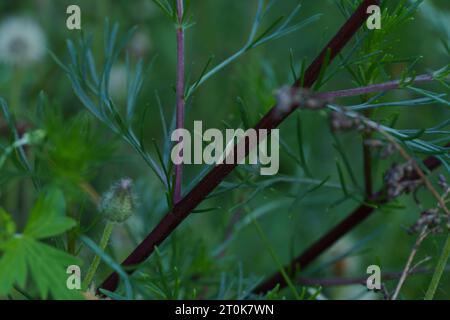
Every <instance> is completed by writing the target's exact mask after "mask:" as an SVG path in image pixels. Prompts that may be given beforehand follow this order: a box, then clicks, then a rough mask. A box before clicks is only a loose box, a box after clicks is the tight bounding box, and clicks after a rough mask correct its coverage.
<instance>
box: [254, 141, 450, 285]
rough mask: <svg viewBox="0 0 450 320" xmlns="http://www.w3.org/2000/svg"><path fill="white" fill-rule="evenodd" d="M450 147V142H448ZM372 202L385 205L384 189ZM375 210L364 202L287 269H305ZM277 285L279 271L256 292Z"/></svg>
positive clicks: (434, 163) (431, 162)
mask: <svg viewBox="0 0 450 320" xmlns="http://www.w3.org/2000/svg"><path fill="white" fill-rule="evenodd" d="M447 147H450V143H449V144H447ZM423 164H424V166H426V167H427V168H428V169H429V170H430V171H432V170H435V169H436V168H438V167H439V166H440V164H441V162H440V161H439V159H437V158H436V157H428V158H427V159H425V160H424V161H423ZM411 178H412V179H419V176H418V175H417V176H415V177H411ZM368 201H370V202H371V203H372V204H375V205H383V204H385V203H387V199H386V197H385V196H384V192H383V191H379V192H377V193H376V194H374V195H373V197H372V199H368ZM373 212H375V207H374V206H368V205H366V204H363V205H361V206H359V207H358V208H357V209H355V210H354V211H353V213H352V214H350V215H349V216H348V217H347V218H345V219H344V220H343V221H342V222H341V223H339V224H338V225H337V226H335V227H334V228H333V229H331V230H330V231H328V232H327V233H326V234H325V235H323V236H322V237H321V238H320V239H319V240H317V241H316V242H315V243H314V244H312V245H311V246H310V247H309V248H308V249H306V250H305V251H304V252H303V253H302V254H301V255H299V256H298V257H297V258H295V259H294V260H292V261H291V263H290V264H289V265H287V266H285V270H290V275H291V276H293V275H294V272H295V270H299V268H301V270H304V269H305V268H306V267H307V266H308V265H309V264H310V263H311V262H313V261H314V260H315V259H316V258H317V257H318V256H320V255H321V254H322V253H323V252H324V251H326V250H327V249H328V248H330V247H331V246H332V245H333V244H334V243H335V242H336V241H337V240H339V239H340V238H341V237H343V236H344V235H345V234H347V233H348V232H349V231H350V230H352V229H354V228H355V227H357V226H358V225H359V224H360V223H361V222H363V221H364V220H365V219H366V218H367V217H369V216H370V215H371V214H372V213H373ZM276 285H280V288H283V287H284V286H286V282H285V281H284V278H283V276H282V275H281V273H279V272H277V273H275V274H273V275H272V276H271V277H270V278H268V279H267V280H266V281H264V282H263V283H261V284H260V285H259V286H258V287H256V288H255V289H254V290H253V292H254V293H265V292H267V291H269V290H271V289H273V288H274V287H275V286H276Z"/></svg>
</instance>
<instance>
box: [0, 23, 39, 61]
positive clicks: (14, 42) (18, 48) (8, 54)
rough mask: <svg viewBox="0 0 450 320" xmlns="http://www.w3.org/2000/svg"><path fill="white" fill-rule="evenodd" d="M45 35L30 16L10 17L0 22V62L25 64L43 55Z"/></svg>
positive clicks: (37, 59)
mask: <svg viewBox="0 0 450 320" xmlns="http://www.w3.org/2000/svg"><path fill="white" fill-rule="evenodd" d="M45 51H46V36H45V34H44V32H43V30H42V28H41V27H40V25H39V24H38V23H37V22H35V21H34V20H33V19H31V18H27V17H11V18H7V19H6V20H4V21H3V22H2V23H1V24H0V62H3V63H6V64H9V65H15V66H27V65H30V64H32V63H35V62H38V61H39V60H41V59H42V57H43V56H44V55H45Z"/></svg>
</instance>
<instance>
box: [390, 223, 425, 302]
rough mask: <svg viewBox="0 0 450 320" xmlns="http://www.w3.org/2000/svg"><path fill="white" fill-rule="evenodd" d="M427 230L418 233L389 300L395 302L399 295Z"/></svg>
mask: <svg viewBox="0 0 450 320" xmlns="http://www.w3.org/2000/svg"><path fill="white" fill-rule="evenodd" d="M428 233H429V232H428V230H427V227H425V228H424V229H423V230H422V232H421V233H420V235H419V237H418V238H417V240H416V243H414V247H413V249H412V250H411V253H410V255H409V257H408V261H407V262H406V265H405V268H404V269H403V272H402V275H401V276H400V280H399V281H398V284H397V287H396V288H395V292H394V294H393V295H392V298H391V300H396V299H397V297H398V295H399V294H400V290H401V288H402V286H403V284H404V283H405V281H406V278H407V277H408V275H409V273H410V270H411V266H412V263H413V260H414V257H415V256H416V254H417V251H418V250H419V247H420V245H421V244H422V242H423V240H425V238H426V237H427V235H428Z"/></svg>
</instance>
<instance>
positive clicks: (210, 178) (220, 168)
mask: <svg viewBox="0 0 450 320" xmlns="http://www.w3.org/2000/svg"><path fill="white" fill-rule="evenodd" d="M373 4H378V0H364V1H363V2H362V4H361V5H360V6H359V7H358V8H357V10H356V11H355V12H354V14H353V15H352V16H351V17H350V18H349V20H348V21H347V22H346V23H345V24H344V26H343V27H342V28H341V29H340V30H339V31H338V32H337V34H336V35H335V36H334V38H333V39H332V40H331V41H330V42H329V43H328V44H327V45H326V46H325V48H324V49H323V50H322V52H321V53H320V54H319V56H318V57H317V58H316V59H315V60H314V61H313V63H312V64H311V65H310V66H309V68H308V69H307V70H306V73H305V77H304V87H311V86H312V85H313V84H314V82H315V81H316V80H317V78H318V76H319V73H320V70H321V67H322V65H323V62H324V59H325V56H326V53H327V51H328V50H329V51H330V61H331V60H332V59H333V58H334V57H336V55H337V54H338V53H339V52H340V51H341V50H342V49H343V48H344V46H345V45H346V44H347V43H348V41H349V40H350V39H351V38H352V36H353V35H354V34H355V33H356V32H357V31H358V30H359V28H360V27H361V26H362V25H363V24H364V22H365V21H366V19H367V17H368V14H367V7H369V6H370V5H373ZM299 83H300V82H299V81H297V82H296V83H295V86H298V85H299ZM297 107H298V105H291V106H290V108H289V109H288V110H287V111H286V112H284V113H283V114H281V115H280V112H279V108H277V106H274V107H273V108H272V109H271V110H270V111H269V112H268V113H267V114H266V115H265V116H264V117H263V118H262V119H261V120H260V121H259V123H258V124H257V125H256V127H255V129H257V130H258V129H268V131H269V132H270V130H271V129H274V128H276V127H277V126H278V125H279V124H280V123H281V122H283V120H284V119H286V118H287V117H288V116H289V115H290V114H291V113H292V112H293V111H294V110H295V109H296V108H297ZM257 132H258V131H257ZM245 143H246V144H248V141H246V142H245ZM238 148H239V146H238V144H236V146H235V151H236V152H235V154H236V153H237V150H238ZM245 152H246V154H248V152H249V148H245ZM235 163H236V162H235ZM236 166H237V165H236V164H219V165H217V166H216V167H214V169H212V170H211V171H210V172H209V173H208V174H207V175H206V176H205V177H204V178H203V179H202V180H201V181H200V182H199V183H198V184H197V185H196V186H195V187H194V188H193V189H192V190H191V191H190V192H189V193H188V194H187V195H186V196H185V197H184V198H183V199H182V200H181V201H180V202H178V203H176V204H175V206H174V207H173V209H172V210H171V211H170V212H169V213H168V214H166V215H165V216H164V218H163V219H162V220H161V221H160V222H159V223H158V225H157V226H156V227H155V228H154V229H153V231H152V232H151V233H150V234H149V235H148V236H147V237H146V238H145V239H144V240H143V241H142V242H141V243H140V244H139V245H138V247H137V248H136V249H135V250H134V251H133V252H132V253H131V254H130V255H129V256H128V258H127V259H125V261H124V262H123V263H122V265H123V266H125V267H127V270H128V271H129V272H131V271H133V270H134V269H135V268H136V267H137V266H138V265H139V264H140V263H142V262H144V261H145V260H146V259H147V258H148V257H149V256H150V255H151V254H152V253H153V251H154V249H155V247H156V246H158V245H160V244H161V243H162V242H163V241H164V240H165V239H167V238H168V237H169V236H170V235H171V233H172V232H173V231H174V230H175V228H177V227H178V225H179V224H180V223H181V222H182V221H184V219H186V217H187V216H188V215H189V214H190V213H191V211H192V210H193V209H194V208H195V207H197V205H198V204H200V203H201V202H202V201H203V200H204V199H205V197H206V196H207V195H208V194H209V193H210V192H212V191H213V190H214V189H215V188H216V187H217V186H218V185H219V184H220V183H221V182H222V181H223V180H224V179H225V177H226V176H228V174H229V173H230V172H231V171H233V169H234V168H235V167H236ZM131 266H132V267H133V268H130V267H131ZM118 281H119V278H118V275H117V273H112V274H111V275H110V276H109V277H108V278H107V279H106V280H105V281H104V282H103V283H102V284H101V285H100V287H99V288H103V289H106V290H108V291H115V290H116V288H117V285H118Z"/></svg>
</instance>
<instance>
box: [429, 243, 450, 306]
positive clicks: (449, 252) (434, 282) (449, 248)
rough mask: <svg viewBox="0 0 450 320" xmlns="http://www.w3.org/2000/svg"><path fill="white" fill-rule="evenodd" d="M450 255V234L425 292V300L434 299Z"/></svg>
mask: <svg viewBox="0 0 450 320" xmlns="http://www.w3.org/2000/svg"><path fill="white" fill-rule="evenodd" d="M449 256H450V235H448V236H447V240H446V242H445V245H444V249H443V250H442V254H441V256H440V257H439V261H438V264H437V266H436V270H435V271H434V274H433V278H432V279H431V282H430V286H429V287H428V290H427V292H426V294H425V300H433V297H434V294H435V293H436V290H437V288H438V285H439V281H440V280H441V277H442V274H443V273H444V271H445V266H446V264H447V260H448V258H449Z"/></svg>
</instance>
